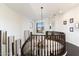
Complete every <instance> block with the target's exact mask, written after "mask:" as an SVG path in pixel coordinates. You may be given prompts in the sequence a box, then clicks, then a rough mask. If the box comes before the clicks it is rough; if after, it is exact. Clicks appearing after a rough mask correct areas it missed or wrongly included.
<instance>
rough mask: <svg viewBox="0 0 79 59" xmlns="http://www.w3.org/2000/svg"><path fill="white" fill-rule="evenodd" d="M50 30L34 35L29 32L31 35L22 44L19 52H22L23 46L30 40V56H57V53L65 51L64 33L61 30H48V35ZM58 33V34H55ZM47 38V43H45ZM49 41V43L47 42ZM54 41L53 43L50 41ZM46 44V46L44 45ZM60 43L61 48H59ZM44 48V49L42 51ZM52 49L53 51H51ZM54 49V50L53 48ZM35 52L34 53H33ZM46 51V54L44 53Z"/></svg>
mask: <svg viewBox="0 0 79 59" xmlns="http://www.w3.org/2000/svg"><path fill="white" fill-rule="evenodd" d="M49 32H50V31H48V32H46V35H34V34H32V33H31V35H30V36H29V37H28V38H27V40H26V41H25V43H24V44H23V46H22V48H21V53H22V55H24V54H23V52H24V51H23V48H24V47H25V45H26V44H27V42H29V41H31V42H30V43H31V46H30V48H31V56H33V55H37V56H39V55H41V56H43V52H44V56H45V55H47V56H48V55H50V56H51V55H52V56H57V55H63V54H64V53H65V52H66V40H65V34H64V33H63V32H55V31H52V32H50V33H51V34H50V35H49V34H48V33H49ZM57 33H58V34H57ZM46 40H47V43H46ZM38 41H39V42H38ZM49 42H50V44H49ZM52 42H54V43H52ZM45 44H47V46H46V45H45ZM51 44H54V46H51ZM61 45H62V48H61ZM49 47H50V52H49ZM43 49H44V51H43ZM45 49H47V50H45ZM52 49H53V51H52ZM54 49H55V50H54ZM46 51H47V52H46ZM35 52H36V53H35ZM46 53H47V54H46Z"/></svg>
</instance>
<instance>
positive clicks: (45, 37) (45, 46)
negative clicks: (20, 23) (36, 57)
mask: <svg viewBox="0 0 79 59" xmlns="http://www.w3.org/2000/svg"><path fill="white" fill-rule="evenodd" d="M45 39H46V36H44V56H45V55H46V49H45V47H46V41H45Z"/></svg>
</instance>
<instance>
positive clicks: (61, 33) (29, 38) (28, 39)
mask: <svg viewBox="0 0 79 59" xmlns="http://www.w3.org/2000/svg"><path fill="white" fill-rule="evenodd" d="M49 32H50V31H49ZM53 33H56V32H53ZM58 34H59V35H60V36H61V38H63V39H62V40H56V39H53V40H54V41H57V42H60V43H61V44H63V45H64V47H63V48H62V49H61V50H62V52H61V55H62V54H63V53H65V52H66V41H65V34H64V33H63V32H59V33H58ZM52 35H53V34H52ZM32 36H40V35H32V32H31V34H30V35H29V37H28V38H27V40H26V41H25V43H24V44H23V46H22V48H21V55H23V48H24V47H25V45H26V43H27V42H29V41H31V39H32ZM41 36H42V35H41ZM44 36H45V38H48V37H47V36H50V35H48V34H46V35H44ZM54 36H55V35H54ZM55 38H56V37H55ZM23 56H24V55H23Z"/></svg>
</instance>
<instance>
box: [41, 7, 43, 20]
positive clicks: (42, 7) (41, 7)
mask: <svg viewBox="0 0 79 59" xmlns="http://www.w3.org/2000/svg"><path fill="white" fill-rule="evenodd" d="M42 11H43V7H41V20H43V13H42Z"/></svg>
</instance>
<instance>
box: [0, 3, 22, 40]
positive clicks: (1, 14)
mask: <svg viewBox="0 0 79 59" xmlns="http://www.w3.org/2000/svg"><path fill="white" fill-rule="evenodd" d="M21 22H22V18H21V16H20V15H19V14H17V13H16V12H14V11H13V10H11V9H10V8H8V7H7V6H6V5H5V4H0V30H3V31H7V32H8V36H15V39H19V38H21V33H22V32H21V31H22V23H21Z"/></svg>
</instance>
